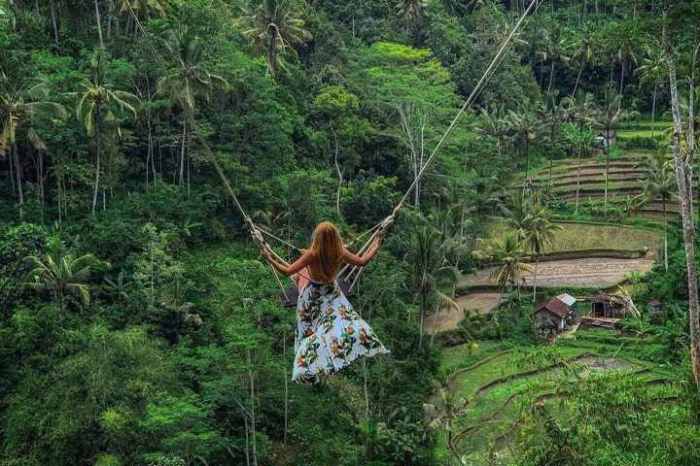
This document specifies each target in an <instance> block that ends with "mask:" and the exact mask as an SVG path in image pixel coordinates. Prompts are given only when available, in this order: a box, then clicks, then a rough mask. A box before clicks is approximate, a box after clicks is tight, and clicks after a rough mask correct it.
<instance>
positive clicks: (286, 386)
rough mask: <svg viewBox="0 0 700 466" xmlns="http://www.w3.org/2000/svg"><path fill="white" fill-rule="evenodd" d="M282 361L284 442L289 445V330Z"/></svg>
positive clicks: (283, 339) (283, 346) (283, 344)
mask: <svg viewBox="0 0 700 466" xmlns="http://www.w3.org/2000/svg"><path fill="white" fill-rule="evenodd" d="M282 354H283V355H284V357H283V359H282V361H283V366H284V436H283V437H282V443H283V444H284V445H287V432H288V431H289V380H287V332H286V331H285V332H284V336H283V338H282Z"/></svg>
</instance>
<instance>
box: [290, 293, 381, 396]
mask: <svg viewBox="0 0 700 466" xmlns="http://www.w3.org/2000/svg"><path fill="white" fill-rule="evenodd" d="M294 351H295V357H294V370H293V372H292V380H293V381H294V382H297V383H316V382H318V380H319V375H320V374H335V373H336V372H338V371H340V370H341V369H343V368H344V367H346V366H348V365H350V364H351V363H352V362H353V361H355V360H356V359H357V358H360V357H363V356H364V357H372V356H374V355H376V354H380V353H389V350H387V349H386V348H385V347H384V345H383V344H382V343H381V342H380V341H379V339H378V338H377V336H376V335H375V334H374V331H373V330H372V329H371V328H370V326H369V325H368V324H367V322H365V321H364V320H363V319H362V318H361V317H360V316H359V314H358V313H357V312H356V311H355V310H354V309H353V308H352V305H351V304H350V302H349V301H348V300H347V298H346V297H345V295H344V294H343V292H342V291H341V290H340V288H339V287H338V284H337V282H336V283H330V284H321V283H314V282H310V283H309V284H308V285H307V286H306V288H304V290H303V291H302V293H301V296H300V297H299V301H298V302H297V332H296V338H295V340H294Z"/></svg>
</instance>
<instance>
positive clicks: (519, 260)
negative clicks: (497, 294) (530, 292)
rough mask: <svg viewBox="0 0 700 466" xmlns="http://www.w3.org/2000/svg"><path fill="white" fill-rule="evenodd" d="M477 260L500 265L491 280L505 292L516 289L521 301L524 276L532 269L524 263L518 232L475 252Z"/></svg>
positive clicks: (495, 268)
mask: <svg viewBox="0 0 700 466" xmlns="http://www.w3.org/2000/svg"><path fill="white" fill-rule="evenodd" d="M474 255H475V256H476V258H477V259H481V260H484V259H487V260H491V261H496V262H497V263H498V265H497V266H496V267H494V269H493V271H492V272H491V279H492V280H494V281H495V282H496V284H497V285H498V286H500V287H501V289H502V290H503V292H506V291H508V290H512V289H513V288H515V290H516V295H517V297H518V299H520V285H521V284H522V283H523V282H524V281H525V279H524V278H523V274H525V273H526V272H529V271H530V270H531V267H530V266H529V265H528V264H526V263H525V262H524V261H523V255H524V252H523V247H522V243H521V242H520V240H519V237H518V234H517V233H516V232H508V233H506V234H505V235H504V236H503V237H502V238H501V239H499V240H494V241H492V242H490V243H488V244H486V246H485V247H484V249H481V250H478V251H475V253H474Z"/></svg>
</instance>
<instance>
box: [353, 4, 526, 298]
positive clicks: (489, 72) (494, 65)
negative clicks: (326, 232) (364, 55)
mask: <svg viewBox="0 0 700 466" xmlns="http://www.w3.org/2000/svg"><path fill="white" fill-rule="evenodd" d="M535 7H537V8H539V0H532V2H531V3H530V5H529V6H528V7H527V9H526V10H525V11H524V12H523V14H522V15H521V16H520V19H519V20H518V22H517V23H516V24H515V26H514V27H513V29H512V30H511V31H510V34H508V36H507V37H506V38H505V40H504V41H503V43H502V44H501V46H500V48H499V50H498V52H497V53H496V55H495V56H494V58H493V60H492V61H491V63H490V64H489V66H488V68H487V69H486V71H485V72H484V74H483V75H482V76H481V79H479V81H478V82H477V84H476V86H474V89H472V92H471V93H470V94H469V97H468V98H467V100H466V101H465V102H464V104H463V105H462V107H461V108H460V109H459V111H458V112H457V115H455V117H454V118H453V119H452V122H451V123H450V125H449V126H448V127H447V130H445V132H444V133H443V134H442V137H441V138H440V140H439V141H438V143H437V144H436V146H435V147H434V148H433V150H432V152H431V154H430V157H428V159H427V160H426V161H425V163H424V164H423V166H422V167H421V169H420V171H419V172H418V175H416V177H415V178H414V179H413V182H412V183H411V185H410V186H409V187H408V189H407V190H406V192H405V193H404V195H403V197H402V198H401V200H399V202H398V204H397V205H396V207H395V208H394V210H393V211H392V213H391V215H389V216H388V217H387V218H386V219H385V220H384V222H383V224H384V225H387V226H388V225H390V224H391V222H393V220H394V218H395V217H396V216H397V215H398V213H399V211H400V210H401V209H402V208H403V205H404V203H405V202H406V200H407V199H408V197H409V196H410V195H411V193H412V192H413V190H414V189H415V188H416V186H417V185H418V183H419V182H420V180H421V179H422V178H423V176H424V175H425V173H426V170H427V168H428V166H429V165H430V164H431V163H432V161H433V159H434V158H435V157H436V155H437V154H438V152H439V150H440V149H441V148H442V146H443V144H444V143H445V141H446V140H447V138H448V137H449V136H450V135H451V134H452V131H453V130H454V129H455V127H456V126H457V123H458V122H459V119H460V118H461V116H462V115H463V114H464V112H465V111H466V110H467V109H468V108H469V107H471V105H472V104H473V103H474V100H476V98H477V97H478V95H479V93H480V92H481V90H483V88H484V86H485V85H486V84H487V83H488V81H489V80H490V79H491V77H492V76H493V75H494V74H495V72H496V70H497V69H498V66H499V65H500V64H501V62H502V61H503V58H504V57H505V53H506V51H507V49H508V45H509V44H510V42H511V41H512V39H513V37H514V36H515V34H516V33H517V32H518V29H520V27H521V26H522V24H523V22H524V21H525V19H526V18H527V16H528V15H529V14H530V12H531V11H532V9H533V8H535ZM379 231H380V230H377V231H375V233H374V234H373V235H372V236H371V237H370V239H369V240H368V241H367V242H366V243H365V244H364V245H363V248H362V250H361V251H364V250H366V248H368V247H369V245H370V244H371V243H372V242H373V241H374V239H375V238H376V235H377V234H378V232H379ZM358 269H359V270H358ZM362 270H363V269H362V268H361V267H353V268H352V269H351V270H350V272H348V276H351V275H352V274H353V273H356V276H355V278H354V280H353V281H352V283H351V286H350V291H352V288H353V286H354V285H355V283H357V280H358V279H359V276H360V275H361V274H362Z"/></svg>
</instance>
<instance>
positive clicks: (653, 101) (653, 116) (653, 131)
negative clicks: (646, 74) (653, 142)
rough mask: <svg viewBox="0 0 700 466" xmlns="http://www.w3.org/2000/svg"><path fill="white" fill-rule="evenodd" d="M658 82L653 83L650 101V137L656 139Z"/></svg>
mask: <svg viewBox="0 0 700 466" xmlns="http://www.w3.org/2000/svg"><path fill="white" fill-rule="evenodd" d="M658 86H659V83H658V81H654V95H653V97H652V99H651V137H652V139H654V138H656V89H657V88H658Z"/></svg>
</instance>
